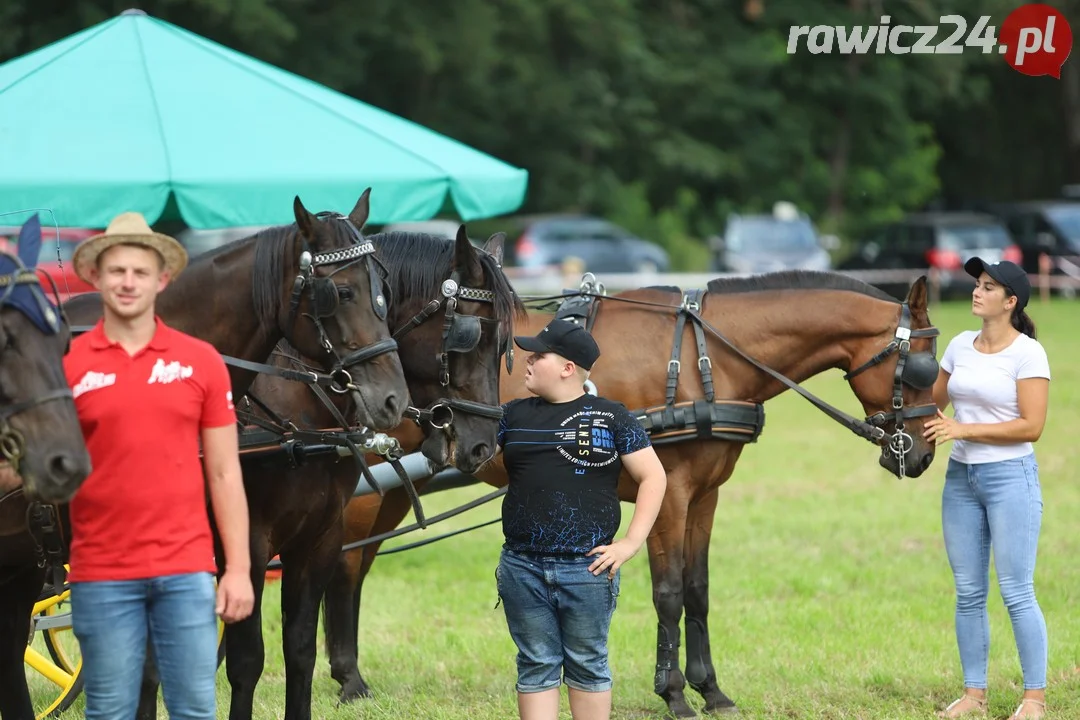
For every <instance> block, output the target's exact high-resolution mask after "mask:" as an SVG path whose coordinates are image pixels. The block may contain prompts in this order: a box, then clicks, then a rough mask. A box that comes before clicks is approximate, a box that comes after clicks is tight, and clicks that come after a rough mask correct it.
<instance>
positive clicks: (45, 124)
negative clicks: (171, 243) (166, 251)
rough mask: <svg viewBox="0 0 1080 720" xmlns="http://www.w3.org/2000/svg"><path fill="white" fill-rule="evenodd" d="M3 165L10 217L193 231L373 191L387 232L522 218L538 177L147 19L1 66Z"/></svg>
mask: <svg viewBox="0 0 1080 720" xmlns="http://www.w3.org/2000/svg"><path fill="white" fill-rule="evenodd" d="M0 158H2V161H0V162H2V164H3V172H0V210H7V211H11V210H21V209H30V208H48V209H50V210H52V211H53V212H54V213H55V218H56V222H57V223H58V224H60V225H66V226H81V227H104V226H105V225H106V224H108V222H109V221H110V220H111V219H112V218H113V217H114V216H116V215H117V214H119V213H121V212H124V211H128V210H137V211H139V212H141V213H142V214H143V215H145V216H146V219H147V220H148V221H149V222H151V223H154V222H156V221H158V220H159V219H168V218H169V216H170V215H172V214H175V213H178V214H179V215H180V217H181V218H182V219H183V220H184V222H186V223H187V224H188V225H190V226H191V227H194V228H217V227H230V226H255V225H269V224H284V223H290V222H292V221H293V211H292V201H293V197H294V196H295V195H299V196H300V198H301V200H303V202H304V204H305V205H306V206H307V207H308V208H309V209H312V210H313V211H314V210H336V211H339V212H348V211H349V210H350V209H351V208H352V206H353V204H354V203H355V202H356V199H357V198H358V197H359V196H360V193H361V192H363V190H364V188H366V187H369V186H370V187H371V188H372V193H371V217H370V222H372V223H376V224H383V223H389V222H399V221H410V220H424V219H428V218H431V217H433V216H434V215H435V214H436V213H438V212H439V211H440V209H441V208H443V207H444V205H452V206H453V208H454V209H455V210H456V212H457V214H458V215H459V216H460V217H461V218H462V219H463V220H472V219H477V218H485V217H494V216H497V215H503V214H506V213H511V212H513V211H515V210H517V209H518V208H519V207H520V206H521V203H522V202H523V200H524V197H525V188H526V184H527V179H528V176H527V172H526V171H525V170H522V169H519V168H515V167H512V166H509V165H507V164H505V163H503V162H501V161H499V160H496V159H495V158H492V157H491V156H489V155H486V154H484V153H481V152H479V151H477V150H474V149H472V148H470V147H467V146H465V145H463V144H461V143H459V142H457V141H454V140H451V139H449V138H447V137H445V136H443V135H439V134H438V133H435V132H433V131H431V130H428V129H426V128H424V127H421V126H420V125H417V124H415V123H413V122H410V121H408V120H405V119H403V118H401V117H398V116H396V115H393V114H391V113H388V112H385V111H383V110H380V109H378V108H375V107H372V106H371V105H367V104H365V103H362V102H360V101H358V100H355V99H353V98H350V97H348V96H346V95H343V94H341V93H338V92H336V91H333V90H330V89H328V88H326V87H324V86H322V85H319V84H317V83H314V82H312V81H310V80H306V79H304V78H302V77H299V76H297V75H294V74H292V73H288V72H285V71H284V70H280V69H278V68H276V67H274V66H272V65H268V64H266V63H263V62H260V61H258V60H255V59H253V58H250V57H248V56H246V55H243V54H241V53H238V52H235V51H233V50H230V49H228V48H226V47H223V46H222V45H219V44H217V43H214V42H211V41H209V40H207V39H205V38H203V37H200V36H199V35H195V34H193V33H190V32H188V31H186V30H183V29H181V28H179V27H177V26H175V25H172V24H170V23H167V22H164V21H162V20H158V19H155V18H152V17H149V16H147V15H146V14H145V13H143V12H142V11H138V10H134V11H133V10H128V11H125V12H124V13H122V14H121V15H120V16H118V17H116V18H113V19H112V20H108V21H106V22H103V23H100V24H98V25H95V26H93V27H90V28H87V29H86V30H83V31H82V32H79V33H76V34H74V35H72V36H70V37H68V38H65V39H63V40H61V41H59V42H56V43H54V44H52V45H49V46H46V47H44V48H41V49H39V50H37V51H35V52H32V53H30V54H28V55H24V56H22V57H19V58H15V59H14V60H11V61H9V62H7V63H4V64H3V65H0ZM167 208H168V209H167ZM163 216H164V217H163Z"/></svg>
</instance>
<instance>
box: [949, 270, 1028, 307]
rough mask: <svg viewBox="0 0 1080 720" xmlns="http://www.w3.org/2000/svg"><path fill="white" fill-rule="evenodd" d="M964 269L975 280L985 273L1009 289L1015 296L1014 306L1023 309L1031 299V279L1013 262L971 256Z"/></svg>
mask: <svg viewBox="0 0 1080 720" xmlns="http://www.w3.org/2000/svg"><path fill="white" fill-rule="evenodd" d="M964 270H966V271H967V274H968V275H970V276H971V277H973V278H975V279H976V280H978V279H979V276H980V275H982V274H983V273H986V274H987V275H989V276H990V277H991V278H993V279H994V282H996V283H998V284H999V285H1002V286H1004V287H1006V288H1008V289H1009V292H1011V293H1012V294H1013V295H1015V296H1016V308H1017V309H1018V310H1023V309H1024V308H1025V307H1027V304H1028V300H1030V299H1031V281H1030V280H1028V276H1027V273H1026V272H1024V269H1023V268H1021V267H1020V266H1019V265H1017V264H1016V263H1014V262H1009V261H1008V260H1002V261H1001V262H996V263H988V262H983V260H982V259H981V258H977V257H973V258H971V259H970V260H968V261H967V262H966V263H964Z"/></svg>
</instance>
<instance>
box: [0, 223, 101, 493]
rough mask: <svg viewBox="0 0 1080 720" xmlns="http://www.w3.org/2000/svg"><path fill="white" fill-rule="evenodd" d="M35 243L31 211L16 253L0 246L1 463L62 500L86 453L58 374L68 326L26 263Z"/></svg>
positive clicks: (28, 486)
mask: <svg viewBox="0 0 1080 720" xmlns="http://www.w3.org/2000/svg"><path fill="white" fill-rule="evenodd" d="M40 246H41V227H40V224H38V223H37V219H36V216H35V218H34V219H33V220H31V222H29V223H27V225H26V226H25V227H24V228H23V232H22V233H21V235H20V239H19V245H18V252H19V256H18V257H16V256H14V255H9V254H7V253H0V462H2V463H3V464H4V465H5V466H6V473H7V474H8V475H10V476H13V477H15V478H19V479H21V484H22V486H23V489H24V491H25V492H26V494H27V495H28V496H30V497H32V498H35V499H40V500H44V501H46V502H67V501H68V500H70V499H71V497H72V496H73V495H74V494H75V491H76V490H77V489H78V488H79V486H80V485H81V484H82V482H83V480H85V479H86V477H87V476H88V475H89V474H90V456H89V454H88V453H87V450H86V444H85V442H84V441H83V435H82V429H81V428H80V426H79V419H78V416H77V415H76V414H75V405H74V403H73V402H72V391H71V388H70V387H68V383H67V378H66V377H65V375H64V367H63V358H64V354H65V353H66V352H67V347H68V343H69V342H70V339H71V334H70V329H69V327H68V325H67V322H66V321H65V320H64V318H63V317H62V316H61V315H60V314H59V312H58V310H57V308H56V307H55V306H53V305H52V303H51V302H49V300H47V299H46V297H45V294H44V293H43V292H42V289H41V284H40V280H39V279H38V276H37V274H36V273H35V271H34V270H33V269H32V268H33V266H34V265H35V264H36V261H37V254H38V250H39V248H40Z"/></svg>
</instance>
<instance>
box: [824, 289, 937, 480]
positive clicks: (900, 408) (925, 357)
mask: <svg viewBox="0 0 1080 720" xmlns="http://www.w3.org/2000/svg"><path fill="white" fill-rule="evenodd" d="M939 334H940V331H939V330H938V329H937V328H936V327H933V326H931V327H927V328H921V329H918V330H912V329H911V308H910V307H909V306H908V304H907V303H906V302H905V303H903V305H902V306H901V310H900V323H899V324H898V325H897V328H896V335H895V336H894V337H893V339H892V341H891V342H890V343H889V344H888V345H886V346H885V348H884V349H883V350H882V351H881V352H879V353H878V354H877V355H874V357H872V358H870V359H869V360H867V361H866V362H864V363H863V364H862V365H860V366H859V367H857V368H855V369H854V370H851V371H849V372H847V373H846V374H845V375H844V379H845V380H851V378H853V377H855V376H856V375H858V374H859V373H861V372H863V371H865V370H868V369H870V368H872V367H874V366H875V365H880V364H881V363H883V362H885V360H886V359H887V358H888V357H889V356H890V355H892V354H893V353H899V356H898V357H897V359H896V369H895V370H894V371H893V396H892V407H891V408H890V410H888V411H881V412H877V413H874V414H873V415H869V416H867V418H866V422H868V423H870V425H871V426H873V427H874V428H875V429H876V430H877V431H878V432H879V433H880V434H879V435H878V436H877V437H876V438H875V440H876V441H877V442H881V440H883V439H884V438H885V430H884V427H883V426H884V425H885V423H886V422H888V421H889V419H890V417H891V418H892V420H893V421H894V423H895V427H894V431H893V433H892V435H890V436H889V440H888V442H887V443H885V444H883V445H882V448H881V453H882V455H885V453H886V452H892V454H893V455H894V456H895V457H896V460H897V463H898V469H897V474H898V475H900V476H901V477H902V476H903V475H904V470H905V467H904V456H905V455H906V454H907V453H908V452H910V451H911V449H912V447H914V445H915V439H914V438H913V437H911V435H910V434H908V433H907V432H905V429H904V421H905V420H913V419H915V418H920V417H928V416H930V415H934V414H936V413H937V405H936V404H935V403H933V402H931V403H928V404H925V405H913V406H911V407H904V385H907V386H909V387H912V388H914V389H916V390H927V389H929V388H932V387H933V386H934V382H935V381H936V380H937V376H938V362H937V337H938V335H939ZM912 338H931V339H932V340H931V346H930V352H917V353H912V352H911V339H912Z"/></svg>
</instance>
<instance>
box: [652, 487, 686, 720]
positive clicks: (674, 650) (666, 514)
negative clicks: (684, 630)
mask: <svg viewBox="0 0 1080 720" xmlns="http://www.w3.org/2000/svg"><path fill="white" fill-rule="evenodd" d="M678 473H679V470H678V469H676V470H675V471H674V472H669V473H668V492H667V494H666V495H665V496H664V502H663V504H662V505H661V506H660V514H659V515H658V516H657V518H656V522H655V523H654V525H653V531H652V533H651V534H650V535H649V540H648V544H649V569H650V571H651V574H652V584H653V606H654V607H655V608H656V616H657V621H658V622H657V628H656V675H655V676H654V677H653V691H654V692H655V693H656V694H657V695H659V696H660V697H661V698H663V699H664V702H665V703H667V706H668V712H669V713H670V714H671V715H673V716H675V717H680V718H683V717H697V713H696V712H694V709H693V708H691V707H690V705H689V704H687V702H686V696H685V694H684V692H683V691H684V690H685V688H686V678H685V677H684V676H683V674H682V671H681V670H680V669H679V637H680V635H679V620H680V619H681V617H682V610H683V566H684V560H683V543H684V541H685V537H684V535H685V533H686V512H687V505H688V504H689V501H688V499H687V498H686V496H685V493H683V492H680V489H681V488H685V487H686V483H685V482H679V481H678V479H677V478H675V477H673V476H675V475H677V474H678Z"/></svg>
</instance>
